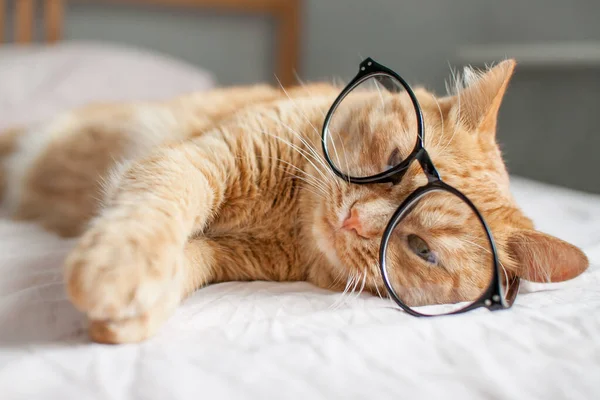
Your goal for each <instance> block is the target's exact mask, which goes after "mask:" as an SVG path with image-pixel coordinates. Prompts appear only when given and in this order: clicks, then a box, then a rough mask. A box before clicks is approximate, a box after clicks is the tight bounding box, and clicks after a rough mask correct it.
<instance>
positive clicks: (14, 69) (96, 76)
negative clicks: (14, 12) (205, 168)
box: [0, 42, 215, 129]
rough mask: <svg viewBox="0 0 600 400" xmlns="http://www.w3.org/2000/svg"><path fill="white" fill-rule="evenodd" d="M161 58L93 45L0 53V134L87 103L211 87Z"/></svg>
mask: <svg viewBox="0 0 600 400" xmlns="http://www.w3.org/2000/svg"><path fill="white" fill-rule="evenodd" d="M214 85H215V83H214V78H213V76H212V75H211V74H210V73H208V72H206V71H204V70H202V69H199V68H196V67H193V66H191V65H189V64H186V63H184V62H181V61H178V60H175V59H173V58H170V57H166V56H164V55H160V54H156V53H153V52H148V51H144V50H141V49H137V48H131V47H123V46H117V45H112V44H102V43H95V42H63V43H60V44H57V45H54V46H25V47H19V46H10V45H9V46H1V47H0V129H3V128H6V127H9V126H13V125H19V124H24V123H30V122H32V121H36V120H40V119H43V118H47V117H51V116H52V115H54V114H55V113H56V112H59V111H63V110H67V109H70V108H73V107H77V106H80V105H83V104H87V103H90V102H97V101H100V102H104V101H122V100H157V99H163V98H168V97H171V96H176V95H179V94H182V93H186V92H192V91H202V90H206V89H209V88H211V87H214Z"/></svg>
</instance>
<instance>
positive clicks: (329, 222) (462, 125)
mask: <svg viewBox="0 0 600 400" xmlns="http://www.w3.org/2000/svg"><path fill="white" fill-rule="evenodd" d="M514 66H515V63H514V61H512V60H508V61H504V62H502V63H500V64H498V65H497V66H495V67H494V68H492V69H490V70H488V71H486V72H483V73H475V72H472V71H471V70H467V71H466V73H465V76H464V78H463V79H462V80H461V84H460V87H459V88H457V90H455V91H454V93H453V94H450V95H448V96H446V97H439V98H436V97H435V96H434V95H433V94H432V93H429V92H427V91H426V90H424V89H421V88H418V89H416V90H415V94H416V96H417V98H418V100H419V103H420V105H421V108H422V110H423V116H424V122H425V148H426V149H427V151H428V153H429V155H430V156H431V159H432V160H433V162H434V164H435V166H436V167H437V169H438V170H439V172H440V174H441V176H442V178H443V180H444V182H446V183H448V184H450V185H452V186H453V187H455V188H456V189H458V190H460V191H461V192H462V193H464V194H465V195H466V196H467V197H468V198H469V199H470V200H471V201H472V202H473V204H474V205H475V206H476V207H477V208H478V210H479V211H480V212H481V214H482V215H483V216H484V218H485V220H486V222H487V223H488V225H489V227H490V229H491V231H492V234H493V236H494V239H495V242H496V245H497V247H498V254H499V259H500V262H501V264H502V266H503V268H505V270H506V272H507V273H509V274H515V275H518V276H520V277H522V278H524V279H527V280H531V281H561V280H565V279H570V278H573V277H575V276H577V275H579V274H580V273H581V272H583V271H584V270H585V269H586V268H587V265H588V261H587V259H586V257H585V255H584V254H583V252H581V251H580V250H579V249H578V248H576V247H575V246H573V245H570V244H568V243H566V242H564V241H562V240H559V239H557V238H555V237H552V236H550V235H547V234H544V233H541V232H538V231H536V230H534V228H533V225H532V222H531V220H529V219H528V218H527V217H526V216H524V215H523V213H522V212H521V211H520V209H519V208H518V207H517V205H516V203H515V201H514V200H513V197H512V195H511V193H510V189H509V178H508V174H507V171H506V168H505V166H504V163H503V161H502V158H501V154H500V150H499V148H498V146H497V144H496V139H495V131H496V120H497V114H498V110H499V107H500V103H501V100H502V97H503V95H504V92H505V90H506V87H507V85H508V82H509V80H510V77H511V75H512V73H513V69H514ZM361 96H362V97H360V96H359V97H356V98H355V100H353V101H354V104H350V103H348V104H350V108H349V109H346V111H344V112H345V114H339V115H338V116H337V117H336V118H338V120H337V121H336V123H338V124H341V126H343V129H346V130H354V131H355V132H360V135H362V137H369V138H372V140H371V142H370V144H369V149H368V151H367V150H366V149H365V146H353V143H346V147H345V149H344V150H343V151H346V152H348V153H347V154H351V153H355V154H351V155H352V156H353V157H351V158H352V159H355V157H359V158H360V159H361V166H358V167H357V168H363V169H365V170H367V171H376V170H378V169H380V168H381V165H385V164H386V163H388V164H393V162H394V159H398V158H400V159H402V158H403V157H406V156H407V155H408V154H409V153H410V151H411V150H412V149H413V147H414V144H415V137H416V136H415V135H416V128H417V125H416V117H415V113H414V109H413V107H412V105H411V102H410V99H409V97H408V95H407V94H406V93H405V92H402V93H397V94H390V93H386V95H385V96H383V97H382V95H381V93H376V92H375V91H373V92H368V91H365V92H364V93H363V94H362V95H361ZM340 118H342V119H343V120H340ZM411 129H412V130H413V131H411ZM524 134H525V133H524ZM391 137H393V139H391V140H390V138H391ZM340 152H342V151H341V150H340ZM340 157H341V156H340ZM313 173H314V174H316V173H317V172H316V171H314V172H313ZM426 183H427V179H426V178H425V175H424V174H423V173H422V171H421V170H420V166H419V165H418V163H417V162H414V163H413V164H412V166H411V167H410V168H409V170H408V172H407V173H406V174H405V176H404V177H403V179H402V181H401V182H400V183H399V184H397V185H391V184H368V185H357V184H349V183H347V182H344V181H343V180H341V179H336V180H333V179H328V180H327V181H325V183H324V184H325V185H326V187H325V189H326V191H327V195H326V196H324V197H323V196H315V199H314V201H315V202H316V205H315V207H314V210H311V218H312V235H313V239H314V240H315V242H316V245H317V247H318V249H319V251H321V252H322V253H323V254H324V255H325V258H326V259H327V260H328V261H329V263H328V264H329V268H330V270H329V271H327V274H328V276H330V277H331V278H332V280H334V279H336V278H339V277H344V278H342V279H340V281H341V287H343V286H344V285H345V284H346V280H347V278H349V277H350V278H351V279H352V280H353V281H354V282H355V283H354V285H355V286H361V285H363V284H364V285H365V287H366V288H367V289H368V290H371V291H372V292H382V293H383V292H384V291H383V283H382V279H381V275H380V272H379V269H378V264H379V255H378V251H379V247H380V243H381V237H382V233H383V230H384V228H385V227H386V224H387V223H388V221H389V220H390V217H391V216H392V214H393V212H394V211H395V210H396V209H397V207H398V206H399V205H400V203H401V202H402V201H403V200H404V199H405V198H406V197H407V196H408V195H409V194H410V193H411V192H412V191H414V190H415V189H416V188H418V187H420V186H423V185H425V184H426ZM448 197H452V196H449V195H445V194H443V193H437V194H432V195H430V196H427V197H425V198H423V199H422V200H421V201H420V202H419V203H418V205H417V206H416V207H415V208H414V210H413V211H412V212H411V214H410V216H409V217H407V218H406V219H405V220H404V221H403V222H402V224H401V226H400V227H399V228H398V229H397V231H396V232H395V239H394V240H395V242H394V245H391V246H390V250H389V257H388V258H387V259H388V260H389V262H390V263H391V265H390V266H389V267H388V271H390V274H389V275H390V279H391V280H392V281H393V283H394V284H397V285H398V287H410V288H413V289H410V290H408V291H407V292H406V293H403V294H402V297H403V300H405V302H406V303H408V304H410V305H424V304H435V303H451V302H458V301H462V300H473V299H475V298H476V297H478V296H479V294H481V292H482V290H483V289H484V288H485V287H487V285H488V284H489V282H490V276H491V265H490V262H491V258H490V257H489V252H486V251H485V249H483V250H482V245H483V247H485V246H487V244H485V243H480V242H478V241H477V240H474V239H473V234H472V232H473V231H474V229H481V225H480V223H479V222H478V221H477V219H476V218H475V217H474V214H473V213H472V212H471V211H470V210H469V209H468V207H465V206H464V205H461V204H463V203H460V202H456V201H449V200H448ZM488 248H489V247H488ZM361 281H362V282H361ZM363 282H364V283H363ZM332 284H333V282H332ZM431 288H435V289H431Z"/></svg>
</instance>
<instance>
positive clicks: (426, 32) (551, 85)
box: [66, 0, 600, 193]
mask: <svg viewBox="0 0 600 400" xmlns="http://www.w3.org/2000/svg"><path fill="white" fill-rule="evenodd" d="M598 17H600V1H597V0H571V1H564V0H528V1H522V0H504V1H501V2H500V1H481V0H452V1H449V0H407V1H399V0H369V1H365V0H307V1H306V2H305V7H304V15H303V43H302V46H303V49H302V65H301V69H300V71H298V73H299V75H300V76H301V77H302V78H303V79H308V80H311V79H331V78H332V77H340V78H342V79H344V80H346V79H348V78H349V77H351V76H352V75H353V74H354V73H355V71H356V66H357V64H358V62H359V60H360V59H361V58H363V57H366V56H372V57H374V58H376V59H378V60H380V61H381V62H383V63H385V64H387V65H389V66H391V67H392V68H394V69H396V70H397V71H398V72H399V73H400V74H402V75H403V76H404V77H405V78H406V79H407V80H408V81H409V82H419V83H424V84H425V85H426V86H427V87H429V88H431V89H435V90H438V91H441V90H442V88H443V86H444V79H445V78H447V77H448V75H449V71H450V68H449V64H452V65H453V66H457V65H458V64H459V63H460V61H459V60H458V59H457V58H456V54H457V49H458V47H459V46H462V45H465V44H493V43H504V42H509V43H529V42H540V41H582V40H586V41H597V42H598V43H600V24H598V23H597V20H598ZM272 31H273V26H272V21H270V20H269V19H267V18H262V17H251V16H232V15H230V14H219V13H207V12H206V11H198V10H190V9H185V10H177V9H174V8H164V7H156V8H155V7H142V6H139V5H138V6H122V5H97V4H77V3H76V4H73V3H71V4H70V8H69V14H68V18H67V29H66V34H67V37H68V38H71V39H95V40H111V41H117V42H122V43H128V44H133V45H140V46H144V47H148V48H153V49H156V50H159V51H162V52H164V53H167V54H171V55H174V56H177V57H179V58H182V59H184V60H187V61H189V62H191V63H194V64H196V65H199V66H202V67H204V68H206V69H209V70H211V71H212V72H213V73H215V74H216V76H217V79H218V80H219V82H220V83H221V84H224V85H227V84H238V83H251V82H257V81H272V77H273V70H272V59H273V54H272V48H273V42H272V40H273V37H272ZM489 61H493V60H489ZM597 67H598V69H596V68H594V67H587V68H583V69H580V68H552V67H551V66H549V67H543V68H522V69H518V70H517V74H516V77H515V80H514V81H513V84H512V86H511V88H510V90H509V95H508V97H507V100H506V103H505V105H504V107H503V109H502V112H501V121H500V125H499V140H500V142H501V143H502V146H503V150H504V154H505V157H506V159H507V162H508V165H509V169H510V171H511V172H513V173H516V174H521V175H525V176H529V177H532V178H535V179H540V180H544V181H547V182H552V183H557V184H561V185H565V186H570V187H574V188H578V189H584V190H589V191H595V192H599V193H600V180H599V179H598V178H596V174H595V171H596V170H599V169H600V161H598V157H597V156H596V155H595V154H594V153H595V150H596V149H600V134H598V133H597V132H596V126H600V112H597V111H596V109H598V108H599V106H600V94H599V93H600V92H599V91H598V89H600V79H599V78H600V65H598V66H597Z"/></svg>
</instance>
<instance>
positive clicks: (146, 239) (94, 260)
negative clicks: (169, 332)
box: [65, 136, 235, 341]
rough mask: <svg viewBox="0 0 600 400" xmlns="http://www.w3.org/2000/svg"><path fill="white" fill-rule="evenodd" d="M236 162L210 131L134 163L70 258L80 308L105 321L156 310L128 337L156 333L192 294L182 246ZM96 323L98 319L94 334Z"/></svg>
mask: <svg viewBox="0 0 600 400" xmlns="http://www.w3.org/2000/svg"><path fill="white" fill-rule="evenodd" d="M234 163H235V158H234V156H233V155H232V154H231V153H230V151H229V148H228V147H227V145H226V144H225V143H224V142H223V141H220V140H218V139H215V138H211V137H210V136H207V137H203V138H201V139H200V140H199V141H197V142H196V143H192V142H187V143H184V144H181V145H178V146H175V147H166V148H161V149H159V150H158V151H156V152H155V153H153V154H152V155H151V156H149V157H147V158H145V159H143V160H140V161H137V162H135V163H133V164H132V165H131V167H130V168H129V169H128V170H127V171H125V172H124V174H123V175H122V177H121V178H120V179H119V182H118V184H117V186H116V187H115V189H114V190H112V191H109V193H108V194H109V198H108V199H107V204H108V206H107V208H106V209H105V210H103V211H102V212H101V214H100V216H99V217H97V218H96V219H95V220H94V221H93V223H92V226H91V227H90V229H89V230H88V231H87V232H86V233H85V234H84V235H83V237H82V238H81V240H80V241H79V244H78V245H77V247H76V248H75V249H74V250H73V252H72V253H71V254H70V255H69V257H68V258H67V261H66V269H65V273H66V280H67V290H68V293H69V296H70V298H71V300H72V302H73V303H74V304H75V305H76V307H77V308H78V309H80V310H81V311H83V312H85V313H86V314H87V316H88V318H89V319H90V320H91V321H103V322H104V323H105V322H113V323H117V322H118V321H125V320H127V319H132V318H140V317H146V318H151V317H150V315H152V318H154V319H152V321H153V323H152V324H149V325H148V330H147V331H146V332H142V333H139V332H138V333H137V334H136V335H133V334H132V336H128V337H127V340H128V341H130V340H132V341H136V340H142V339H144V338H146V337H148V336H150V335H152V334H153V333H154V329H156V327H157V326H158V321H159V320H162V319H164V318H165V317H166V316H167V315H168V314H169V313H170V312H172V311H173V309H174V308H175V306H176V304H177V303H178V302H179V301H180V300H181V298H182V297H183V296H184V294H185V290H186V286H185V285H186V283H185V282H186V281H189V276H188V271H187V269H188V264H187V263H186V260H185V257H184V251H183V250H184V248H185V245H186V243H187V241H188V238H189V237H190V235H192V234H193V233H197V232H202V230H203V229H204V227H205V226H206V224H207V223H208V222H209V220H210V218H211V217H212V215H214V213H215V212H216V210H217V209H218V208H219V206H220V205H221V204H222V202H223V199H224V193H225V189H226V185H227V180H228V171H229V170H230V169H231V168H233V164H234ZM208 278H209V276H207V277H206V279H208ZM154 314H156V316H155V315H154ZM159 314H160V315H159ZM97 326H98V325H97V324H94V323H92V333H93V332H94V329H93V328H94V327H97ZM98 339H101V338H100V337H99V336H98ZM119 340H125V337H123V338H122V339H119Z"/></svg>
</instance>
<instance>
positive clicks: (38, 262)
mask: <svg viewBox="0 0 600 400" xmlns="http://www.w3.org/2000/svg"><path fill="white" fill-rule="evenodd" d="M50 2H52V0H51V1H50ZM2 3H3V2H2V1H1V0H0V6H1V5H2ZM23 3H28V1H24V2H23ZM46 3H49V2H46ZM57 3H58V2H57ZM177 3H181V4H184V3H187V5H190V4H191V3H194V2H193V1H191V0H190V1H184V0H178V1H177ZM198 3H201V2H198ZM206 3H215V4H216V3H217V2H216V1H214V2H210V1H209V2H206ZM223 3H224V4H229V5H230V6H231V7H234V6H233V5H234V3H236V2H234V1H229V0H228V1H223ZM237 3H242V2H237ZM247 3H248V2H245V4H246V5H245V6H244V7H246V6H247ZM250 3H257V4H258V3H264V4H267V3H269V4H270V3H275V2H274V1H273V2H270V1H264V2H261V1H256V2H253V1H250ZM19 7H23V6H19ZM240 7H242V6H240ZM0 8H1V7H0ZM18 9H21V8H18ZM25 9H26V10H28V8H27V6H26V7H25ZM49 9H51V10H53V11H52V13H53V14H52V15H54V16H55V17H52V18H56V15H58V16H60V15H61V12H60V9H53V8H51V7H50V8H49ZM240 9H241V8H240ZM48 18H49V19H52V18H50V17H48ZM1 20H2V18H0V22H1ZM0 25H1V24H0ZM50 25H52V24H50ZM52 26H54V25H52ZM59 31H60V25H56V26H55V28H53V29H48V32H49V33H50V35H49V37H50V39H51V40H54V39H57V38H58V37H59V36H60V35H59V34H58V32H59ZM20 35H21V36H19V35H16V37H17V38H23V37H25V38H27V35H24V34H23V33H22V32H21V34H20ZM52 35H55V36H52ZM8 52H10V57H6V54H9V53H8ZM86 52H87V53H86ZM102 52H108V53H106V54H110V55H111V57H112V55H115V56H114V58H113V59H114V60H115V63H119V66H118V67H114V70H110V68H109V69H108V70H107V69H106V67H105V68H103V70H104V71H107V72H106V74H104V75H102V76H103V78H102V79H106V80H108V82H112V83H110V84H109V85H108V86H109V87H117V88H118V87H120V86H121V85H122V84H124V83H123V75H122V74H120V73H119V71H120V70H121V68H131V67H132V65H131V64H130V63H132V62H135V61H132V58H131V57H130V56H131V54H132V52H133V53H135V56H134V57H133V59H136V60H138V61H139V62H144V63H146V64H147V65H150V64H151V65H153V66H154V67H153V68H154V70H153V72H151V75H152V76H157V75H161V74H162V75H161V76H163V75H169V76H172V77H173V76H175V78H173V79H174V80H173V81H169V82H165V83H164V85H163V86H161V87H158V88H157V87H155V88H153V89H152V90H150V89H148V85H147V84H145V82H147V79H149V78H148V76H146V77H143V76H142V77H139V81H136V82H131V81H129V85H130V86H127V90H123V91H115V90H108V91H105V92H103V90H105V88H106V87H107V84H103V85H98V87H95V88H94V89H90V91H88V92H86V93H87V94H86V96H88V95H89V96H92V97H93V98H92V99H93V100H98V99H101V100H112V99H115V100H123V99H134V98H137V97H154V96H156V97H160V96H166V95H170V94H171V93H172V92H176V91H180V89H181V88H182V87H185V88H188V89H189V88H190V87H193V89H194V90H205V89H207V88H209V87H212V86H213V85H214V84H215V82H214V79H213V78H212V76H211V74H210V72H207V71H203V70H201V69H198V68H197V67H192V66H189V65H185V64H182V63H179V62H177V61H175V60H171V59H169V58H168V57H164V56H158V55H156V54H152V53H144V52H141V50H139V49H125V48H121V47H119V48H117V47H114V46H107V45H105V44H98V43H64V44H60V45H57V47H54V48H52V49H48V48H43V47H35V46H30V47H28V48H26V49H20V48H17V47H10V48H4V49H2V50H0V70H1V69H2V68H4V72H1V73H0V93H1V94H4V95H3V96H2V97H0V121H2V124H4V125H6V126H8V125H10V124H13V123H26V122H28V121H29V120H31V119H38V118H43V117H45V116H46V115H47V114H50V113H53V112H55V111H58V109H61V108H64V107H71V106H74V105H77V104H79V103H83V102H87V101H89V100H91V99H90V98H88V97H86V96H81V91H80V90H74V89H75V88H81V86H82V85H84V83H83V82H84V81H85V82H89V77H86V75H85V74H86V73H89V72H90V68H93V66H94V65H95V64H96V62H95V61H94V58H93V57H94V56H93V54H98V53H102ZM81 54H88V55H89V61H87V62H83V63H82V64H81V66H80V69H78V70H77V71H75V72H74V73H73V74H71V75H69V76H67V77H65V78H64V79H63V80H59V81H57V80H56V79H54V80H52V79H48V78H47V76H46V75H43V74H41V72H39V70H38V72H37V73H40V74H41V75H39V76H37V78H36V79H25V78H24V77H23V74H22V73H21V74H20V75H19V74H18V70H19V69H20V68H19V66H22V65H26V64H30V63H26V62H18V63H16V64H15V62H16V61H15V60H17V58H18V57H23V58H22V59H21V60H23V59H25V58H27V57H30V58H35V59H36V60H48V59H50V60H51V62H50V61H43V62H45V63H47V65H54V66H55V68H56V69H55V71H61V70H62V68H61V67H60V65H64V64H61V63H65V62H68V60H69V57H76V58H77V59H82V56H81ZM106 54H105V56H106ZM140 57H141V58H140ZM103 58H104V59H105V58H106V57H103ZM83 59H86V57H83ZM65 60H67V61H65ZM140 60H141V61H140ZM11 63H12V64H11ZM53 63H54V64H53ZM7 65H9V66H8V67H7ZM11 65H12V66H11ZM114 65H116V64H114ZM45 70H47V69H45ZM6 71H9V72H10V73H13V74H14V75H12V76H11V78H10V79H7V78H6V76H7V75H6V74H8V73H9V72H6ZM11 71H12V72H11ZM111 71H112V72H111ZM35 73H36V71H34V70H32V71H29V72H28V75H27V76H28V77H31V76H36V75H35ZM31 74H33V75H31ZM78 74H79V75H78ZM49 76H52V75H49ZM54 76H56V75H54ZM127 76H128V77H130V76H131V75H127ZM75 78H77V79H80V81H77V80H76V79H75ZM16 79H21V81H20V82H21V83H20V84H18V85H17V83H15V82H17V81H16ZM119 79H121V81H119ZM136 79H137V78H136ZM145 79H146V80H145ZM74 80H75V82H77V83H76V84H74V83H73V82H74ZM25 85H29V86H25ZM111 85H112V86H111ZM23 87H28V88H29V89H28V90H23ZM9 93H10V96H9V95H8V94H9ZM40 96H41V97H40ZM44 96H45V97H44ZM1 127H2V126H0V128H1ZM512 189H513V192H514V194H515V196H516V198H517V201H518V202H519V203H520V205H521V206H522V207H523V208H524V209H525V211H526V213H527V214H528V215H530V216H531V217H532V218H533V219H534V221H535V222H536V224H537V226H538V228H539V229H540V230H542V231H545V232H548V233H551V234H554V235H556V236H558V237H560V238H563V239H565V240H568V241H571V242H573V243H575V244H576V245H578V246H580V247H582V248H583V249H584V251H585V252H586V253H587V255H588V257H589V259H590V263H591V266H590V268H589V270H588V271H587V272H585V273H584V274H583V275H581V276H580V277H578V278H576V279H574V280H572V281H569V282H564V283H555V284H533V283H529V282H525V283H523V285H522V287H521V290H520V294H519V297H518V298H517V302H516V304H515V306H514V307H513V308H512V309H511V310H508V311H502V312H496V313H490V312H488V311H486V310H481V309H480V310H476V311H473V312H471V313H467V314H463V315H457V316H449V317H439V318H432V319H418V318H414V317H411V316H409V315H407V314H405V313H402V312H399V311H398V310H397V309H396V308H395V307H393V306H392V304H391V303H390V302H389V301H386V300H382V299H379V298H376V297H372V296H369V295H366V294H363V295H361V296H360V297H355V296H349V297H344V298H341V294H339V293H333V292H328V291H325V290H321V289H317V288H315V287H313V286H311V285H309V284H307V283H267V282H251V283H239V282H233V283H225V284H219V285H213V286H209V287H207V288H205V289H202V290H200V291H198V292H197V293H195V294H194V295H193V296H191V297H190V298H189V299H187V300H186V301H185V303H184V304H183V305H182V306H181V307H180V308H179V309H178V311H177V312H176V314H175V315H174V316H173V317H172V318H171V319H170V320H169V321H168V323H167V324H166V326H165V327H164V328H163V329H162V330H161V331H160V333H159V334H158V335H157V336H156V337H155V338H153V339H151V340H149V341H147V342H145V343H142V344H138V345H123V346H106V345H99V344H92V343H89V341H88V339H87V336H86V332H85V321H84V319H83V316H82V315H80V314H79V313H77V312H76V311H75V310H74V309H73V307H71V305H70V304H69V303H68V301H67V299H66V297H65V294H64V287H63V284H62V278H61V274H60V267H61V264H62V261H63V258H64V256H65V254H66V253H67V252H68V251H69V249H70V248H71V247H72V246H73V243H74V242H73V240H64V239H59V238H58V237H56V236H54V235H52V234H49V233H47V232H44V231H42V230H41V229H40V228H39V227H37V226H34V225H31V224H27V223H16V222H12V221H9V220H7V219H5V218H4V219H3V218H2V217H1V214H0V398H1V399H3V400H9V399H10V400H12V399H71V398H74V399H75V398H77V399H95V398H98V399H100V398H101V399H198V398H219V399H224V398H228V399H238V398H248V399H271V398H285V399H306V398H311V399H337V398H356V399H358V398H373V397H375V398H428V399H430V398H431V399H437V398H444V399H454V398H460V399H481V398H486V399H487V398H489V399H508V398H510V399H513V398H518V399H541V398H543V399H555V398H556V399H559V398H560V399H593V398H600V380H599V378H600V340H598V337H600V289H599V288H600V196H598V195H591V194H586V193H582V192H577V191H573V190H569V189H565V188H560V187H555V186H551V185H547V184H541V183H538V182H535V181H532V180H528V179H525V178H519V177H513V180H512Z"/></svg>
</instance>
